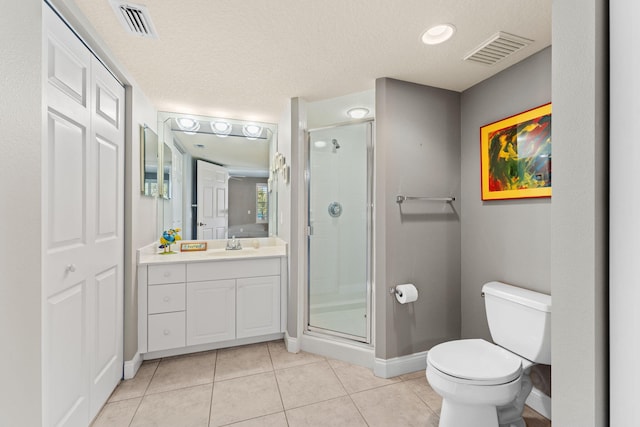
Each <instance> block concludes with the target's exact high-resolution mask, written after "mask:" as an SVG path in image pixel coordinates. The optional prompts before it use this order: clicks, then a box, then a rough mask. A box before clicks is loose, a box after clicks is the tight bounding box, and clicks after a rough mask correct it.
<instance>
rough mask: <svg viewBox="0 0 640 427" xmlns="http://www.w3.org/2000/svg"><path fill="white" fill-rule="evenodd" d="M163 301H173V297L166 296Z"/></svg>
mask: <svg viewBox="0 0 640 427" xmlns="http://www.w3.org/2000/svg"><path fill="white" fill-rule="evenodd" d="M162 301H164V302H169V301H171V298H169V297H164V298H162Z"/></svg>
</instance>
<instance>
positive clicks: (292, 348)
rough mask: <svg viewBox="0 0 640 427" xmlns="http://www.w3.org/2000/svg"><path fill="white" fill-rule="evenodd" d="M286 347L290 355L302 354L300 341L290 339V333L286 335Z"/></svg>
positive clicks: (293, 338)
mask: <svg viewBox="0 0 640 427" xmlns="http://www.w3.org/2000/svg"><path fill="white" fill-rule="evenodd" d="M284 345H285V347H286V348H287V351H288V352H289V353H300V340H299V339H298V338H295V337H290V336H289V333H288V332H285V333H284Z"/></svg>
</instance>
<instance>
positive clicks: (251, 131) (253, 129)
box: [242, 124, 262, 139]
mask: <svg viewBox="0 0 640 427" xmlns="http://www.w3.org/2000/svg"><path fill="white" fill-rule="evenodd" d="M242 133H243V134H244V136H246V137H247V138H248V139H257V138H258V137H259V136H260V134H261V133H262V126H258V125H254V124H247V125H244V126H243V127H242Z"/></svg>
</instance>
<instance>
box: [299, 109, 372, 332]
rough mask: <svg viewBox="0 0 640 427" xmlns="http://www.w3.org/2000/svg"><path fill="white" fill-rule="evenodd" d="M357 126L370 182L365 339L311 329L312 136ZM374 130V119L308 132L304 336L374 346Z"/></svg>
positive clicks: (367, 211) (367, 215)
mask: <svg viewBox="0 0 640 427" xmlns="http://www.w3.org/2000/svg"><path fill="white" fill-rule="evenodd" d="M358 124H366V125H367V127H366V151H367V172H366V175H367V176H366V180H367V188H366V206H365V207H366V218H367V227H366V243H365V246H366V255H365V256H366V267H365V268H366V279H365V281H366V319H367V321H366V336H365V337H360V336H357V335H351V334H348V333H342V332H338V331H333V330H330V329H325V328H321V327H317V326H312V325H311V324H310V286H311V239H310V238H311V236H312V234H313V230H312V226H311V224H310V221H311V215H310V194H311V193H310V192H311V173H310V171H311V134H312V133H313V132H317V131H322V130H328V129H337V128H342V127H346V126H352V125H358ZM374 126H375V120H374V119H373V118H367V119H361V120H353V121H349V122H344V123H338V124H334V125H330V126H323V127H318V128H314V129H308V130H306V131H305V147H304V149H305V169H304V179H305V187H304V188H305V192H304V203H305V238H306V245H305V258H306V263H305V270H306V271H305V274H304V277H305V279H306V283H305V286H304V316H303V321H304V328H303V334H306V335H310V336H316V337H320V338H323V337H325V338H330V339H335V340H340V341H346V342H349V343H353V344H358V345H374V343H373V332H374V326H375V325H374V322H373V310H374V304H373V295H374V294H373V285H374V284H373V277H374V271H373V259H374V258H373V257H374V242H373V237H374V215H373V212H374V203H373V197H374V166H375V158H374V155H375V151H374V146H375V143H374V135H375V132H374Z"/></svg>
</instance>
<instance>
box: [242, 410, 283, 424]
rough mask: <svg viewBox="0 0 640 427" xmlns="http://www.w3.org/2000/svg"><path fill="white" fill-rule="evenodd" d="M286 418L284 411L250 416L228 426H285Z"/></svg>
mask: <svg viewBox="0 0 640 427" xmlns="http://www.w3.org/2000/svg"><path fill="white" fill-rule="evenodd" d="M287 426H288V424H287V418H286V417H285V415H284V412H278V413H277V414H271V415H265V416H264V417H258V418H252V419H250V420H246V421H240V422H239V423H234V424H229V427H287Z"/></svg>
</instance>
